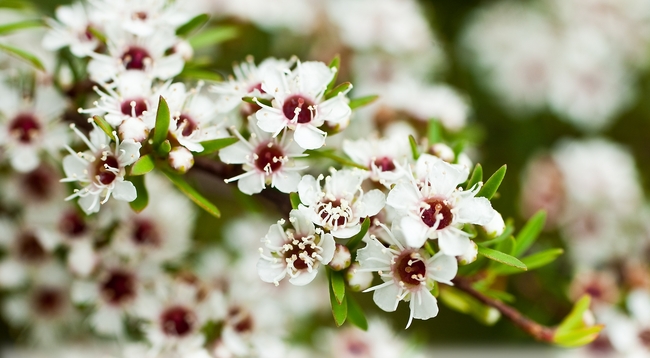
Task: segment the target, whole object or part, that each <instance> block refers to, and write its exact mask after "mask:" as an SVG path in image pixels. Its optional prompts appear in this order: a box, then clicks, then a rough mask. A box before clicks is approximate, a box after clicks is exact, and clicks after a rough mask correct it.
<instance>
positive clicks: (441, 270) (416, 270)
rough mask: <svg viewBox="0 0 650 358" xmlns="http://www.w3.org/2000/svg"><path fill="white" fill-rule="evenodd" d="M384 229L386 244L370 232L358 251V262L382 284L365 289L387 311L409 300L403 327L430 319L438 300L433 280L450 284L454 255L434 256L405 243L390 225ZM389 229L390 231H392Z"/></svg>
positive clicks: (453, 275) (400, 233) (455, 263)
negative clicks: (415, 319)
mask: <svg viewBox="0 0 650 358" xmlns="http://www.w3.org/2000/svg"><path fill="white" fill-rule="evenodd" d="M382 227H383V228H384V230H385V232H386V235H385V237H382V239H383V240H384V241H385V242H386V243H388V245H389V246H388V247H386V246H385V245H384V244H382V243H381V242H380V241H379V240H377V238H376V237H375V236H374V235H373V236H371V238H370V241H368V244H367V245H366V247H364V248H362V249H360V250H359V252H358V253H357V261H359V265H361V269H359V270H365V271H377V272H378V273H379V276H380V277H381V279H382V280H383V281H384V283H382V284H380V285H377V286H374V287H371V288H369V289H367V290H365V291H364V292H369V291H374V294H373V300H374V301H375V303H376V304H377V306H379V308H381V309H382V310H384V311H386V312H393V311H395V310H396V309H397V304H398V303H399V301H401V300H404V301H409V302H410V303H409V306H410V309H411V314H410V316H409V321H408V324H407V325H406V327H407V328H408V327H409V326H410V325H411V321H412V320H413V318H417V319H429V318H432V317H435V316H437V315H438V303H437V300H436V298H435V297H434V296H433V295H432V294H431V292H430V291H431V290H432V289H433V284H434V281H437V282H442V283H445V284H448V285H451V284H452V283H451V280H452V279H453V278H454V277H456V272H457V271H458V263H457V262H456V258H455V257H453V256H447V255H445V254H443V253H442V252H439V253H437V254H435V255H433V256H430V255H429V254H427V253H426V252H425V251H424V250H421V249H412V248H409V247H408V246H406V245H405V243H406V240H405V239H406V238H405V237H404V233H403V232H402V231H401V230H400V229H399V228H396V227H395V225H393V228H392V230H388V228H386V227H385V226H383V225H382ZM391 231H392V232H391Z"/></svg>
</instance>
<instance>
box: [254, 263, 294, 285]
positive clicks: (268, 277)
mask: <svg viewBox="0 0 650 358" xmlns="http://www.w3.org/2000/svg"><path fill="white" fill-rule="evenodd" d="M279 260H280V261H281V260H282V259H279ZM286 273H287V271H286V266H284V265H282V264H281V263H280V264H278V263H273V262H271V261H268V260H265V259H259V261H257V274H258V275H259V276H260V279H261V280H262V281H264V282H270V283H274V282H275V281H276V280H277V281H280V280H282V279H283V278H284V277H285V276H286Z"/></svg>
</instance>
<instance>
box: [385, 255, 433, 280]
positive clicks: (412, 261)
mask: <svg viewBox="0 0 650 358" xmlns="http://www.w3.org/2000/svg"><path fill="white" fill-rule="evenodd" d="M393 272H394V273H395V274H396V275H397V277H398V279H399V280H400V281H402V282H404V283H405V284H406V285H410V286H418V285H420V282H422V280H424V278H425V277H426V274H427V266H426V265H425V263H424V261H422V260H421V259H420V257H419V256H418V255H417V254H416V253H415V252H412V251H406V252H403V253H402V254H401V255H400V256H398V257H397V259H396V260H395V263H394V267H393Z"/></svg>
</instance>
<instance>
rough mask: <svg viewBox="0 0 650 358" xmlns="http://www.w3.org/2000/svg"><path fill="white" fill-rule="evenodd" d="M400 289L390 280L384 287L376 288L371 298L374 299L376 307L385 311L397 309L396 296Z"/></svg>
mask: <svg viewBox="0 0 650 358" xmlns="http://www.w3.org/2000/svg"><path fill="white" fill-rule="evenodd" d="M399 293H400V289H399V287H397V285H396V284H395V283H394V282H390V283H389V284H387V285H386V286H384V287H381V288H378V289H376V290H375V292H374V293H373V295H372V300H373V301H375V304H376V305H377V307H379V308H381V309H382V310H384V311H386V312H395V310H396V309H397V303H398V302H399V301H397V298H398V296H399Z"/></svg>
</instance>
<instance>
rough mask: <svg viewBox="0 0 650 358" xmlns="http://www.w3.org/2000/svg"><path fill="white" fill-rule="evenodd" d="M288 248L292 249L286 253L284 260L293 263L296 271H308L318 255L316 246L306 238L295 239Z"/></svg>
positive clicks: (288, 244)
mask: <svg viewBox="0 0 650 358" xmlns="http://www.w3.org/2000/svg"><path fill="white" fill-rule="evenodd" d="M287 246H288V247H290V248H289V249H288V250H287V251H285V252H284V258H285V260H289V261H293V267H294V268H295V269H296V270H306V269H307V268H308V267H309V266H310V263H311V262H312V261H313V258H314V257H315V256H316V254H317V252H316V245H315V244H313V243H311V242H309V241H308V240H307V239H306V238H297V239H294V240H293V241H292V242H290V243H287ZM285 247H286V246H285ZM312 266H313V265H312Z"/></svg>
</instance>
